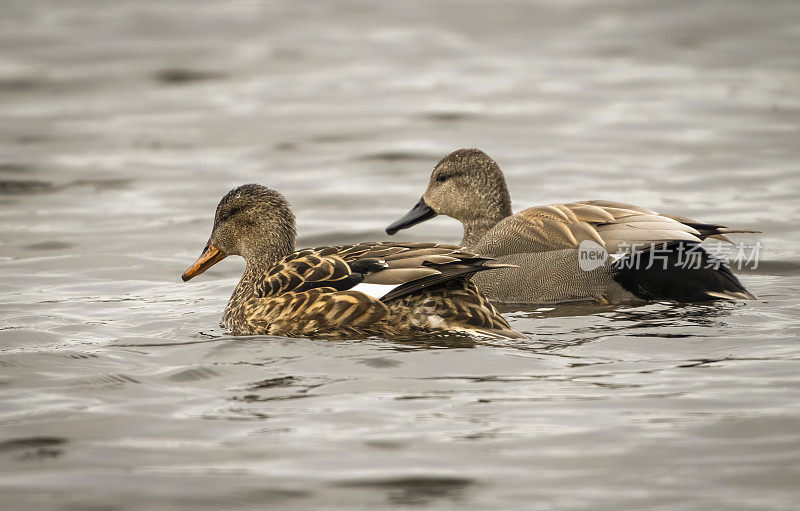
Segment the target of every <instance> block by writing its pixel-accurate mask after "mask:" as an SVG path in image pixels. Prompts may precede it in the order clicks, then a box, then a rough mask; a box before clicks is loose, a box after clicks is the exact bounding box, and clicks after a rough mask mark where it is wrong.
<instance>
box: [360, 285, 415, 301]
mask: <svg viewBox="0 0 800 511" xmlns="http://www.w3.org/2000/svg"><path fill="white" fill-rule="evenodd" d="M401 285H402V284H365V283H364V282H362V283H361V284H356V285H355V286H353V287H351V288H350V291H359V292H361V293H364V294H365V295H367V296H371V297H373V298H377V299H378V300H380V299H381V298H383V297H384V296H386V295H387V294H388V293H389V291H391V290H392V289H394V288H396V287H399V286H401Z"/></svg>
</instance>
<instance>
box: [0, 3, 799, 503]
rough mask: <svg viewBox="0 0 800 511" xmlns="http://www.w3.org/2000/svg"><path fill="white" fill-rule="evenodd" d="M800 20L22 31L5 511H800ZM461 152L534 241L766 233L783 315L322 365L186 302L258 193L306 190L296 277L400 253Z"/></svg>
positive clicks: (563, 320) (533, 334) (418, 12)
mask: <svg viewBox="0 0 800 511" xmlns="http://www.w3.org/2000/svg"><path fill="white" fill-rule="evenodd" d="M799 7H800V6H799V4H798V3H797V2H794V1H786V2H780V1H776V2H769V3H763V2H756V1H750V2H747V1H742V2H735V3H732V2H727V1H722V0H720V1H707V2H674V1H666V0H664V1H650V2H636V1H617V2H611V3H604V4H603V5H599V4H596V3H595V2H591V1H570V2H559V1H555V0H553V1H539V2H515V1H502V2H490V3H486V2H452V3H451V2H427V1H421V0H420V1H412V2H403V3H402V4H396V3H374V2H368V3H361V2H349V1H345V2H336V3H323V2H302V3H300V2H286V3H277V2H276V3H263V4H262V3H257V2H224V3H223V2H209V3H198V2H159V3H152V4H148V5H141V4H140V3H137V2H123V1H119V0H116V1H107V0H106V1H102V2H100V1H76V2H68V3H64V2H56V1H43V2H6V3H4V6H3V10H4V15H3V16H2V19H1V20H0V27H2V30H0V47H1V48H2V54H0V108H2V115H0V135H2V136H0V218H1V219H2V221H1V222H0V282H2V285H1V286H0V492H2V495H3V497H2V500H3V505H4V506H9V509H66V510H72V509H76V510H77V509H80V510H84V509H97V510H100V509H103V510H110V509H114V510H116V509H192V510H197V509H215V510H216V509H234V508H236V509H264V508H268V507H269V508H275V509H320V508H325V509H380V508H404V507H405V508H411V507H414V508H429V509H464V508H471V509H528V510H536V509H542V510H544V509H553V508H557V509H631V510H638V509H644V508H649V509H653V508H657V509H669V510H672V509H681V510H682V509H687V510H688V509H696V510H705V509H726V510H740V509H741V510H745V509H748V510H749V509H753V510H755V509H758V510H763V509H787V510H788V509H794V508H795V506H796V505H797V502H798V500H800V491H798V481H800V408H798V402H799V399H800V377H799V376H798V374H799V371H798V369H800V348H798V344H797V338H798V333H799V332H798V331H799V330H800V328H798V304H800V300H799V299H798V291H800V264H798V262H797V256H798V254H799V253H800V237H798V236H797V229H796V225H797V223H798V221H800V212H799V211H798V206H797V204H798V202H797V197H798V194H799V193H800V175H799V174H798V171H799V170H800V169H798V161H799V160H800V159H799V158H798V156H800V154H799V152H798V147H799V146H798V140H800V133H799V132H800V130H799V129H798V126H800V124H799V123H800V72H799V70H800V53H798V50H797V49H798V48H800V8H799ZM459 147H480V148H482V149H484V150H486V151H487V152H488V153H489V154H491V155H492V156H493V157H495V158H496V159H497V160H498V161H499V162H500V164H501V166H502V167H503V169H504V170H505V172H506V175H507V178H508V181H509V185H510V187H511V190H512V198H513V200H514V207H515V209H517V210H518V209H522V208H524V207H527V206H531V205H535V204H546V203H550V202H559V201H572V200H585V199H598V198H599V199H609V200H619V201H624V202H631V203H634V204H641V205H644V206H647V207H650V208H653V209H656V210H659V211H663V212H667V213H672V214H681V215H686V216H690V217H694V218H699V219H703V220H706V221H710V222H722V223H726V224H728V225H733V226H740V227H748V228H755V229H762V230H763V231H764V235H763V236H762V237H760V238H757V239H760V240H761V241H762V243H763V245H764V251H763V254H762V261H761V265H760V267H759V268H758V269H756V270H750V271H748V272H746V273H745V274H744V275H743V276H742V280H743V282H744V283H745V285H746V286H747V287H748V289H750V290H751V291H752V292H753V293H755V294H756V295H758V296H759V300H757V301H755V302H748V303H734V304H716V305H703V306H698V305H688V306H676V305H670V304H661V303H656V304H649V305H644V306H639V307H618V308H613V307H599V306H587V305H569V306H567V305H564V306H559V307H555V308H553V310H538V308H536V307H529V308H522V309H519V308H509V309H507V317H508V318H509V319H510V321H511V323H512V326H513V327H514V328H516V329H517V330H520V331H523V332H525V333H527V334H528V337H527V339H524V340H513V341H491V342H482V341H476V340H471V339H466V338H452V339H441V338H439V339H436V338H434V339H430V340H427V341H424V342H418V343H405V344H403V343H397V342H389V341H386V340H381V339H368V340H352V341H336V342H333V341H321V342H320V341H314V342H312V341H309V340H304V339H281V338H269V337H255V338H234V337H231V336H228V335H225V333H224V332H222V331H220V329H219V327H218V326H217V321H218V319H219V316H220V315H221V312H222V309H223V307H224V304H225V302H226V300H227V298H228V296H229V294H230V292H231V290H232V288H233V287H234V285H235V283H236V280H237V279H238V276H239V275H240V273H241V270H242V266H243V265H242V263H241V261H236V260H226V261H224V262H223V263H222V264H219V265H217V266H215V267H214V268H213V269H212V270H210V271H208V272H207V273H206V274H204V275H203V276H202V277H200V278H197V279H195V280H193V281H192V282H191V283H188V284H183V283H181V282H180V278H179V277H180V274H181V272H182V271H183V270H184V269H185V268H186V267H187V266H188V265H189V264H190V263H191V262H193V261H194V259H195V257H196V256H197V255H198V254H199V252H200V250H201V249H202V247H203V245H204V243H205V241H206V239H207V237H208V234H209V231H210V225H211V218H212V214H213V209H214V207H215V205H216V203H217V201H218V200H219V198H220V197H221V196H222V195H223V194H224V193H225V192H226V191H227V190H228V189H229V188H231V187H232V186H235V185H238V184H242V183H246V182H260V183H263V184H266V185H268V186H271V187H273V188H275V189H277V190H280V191H281V192H283V193H284V194H285V195H286V196H287V198H288V199H289V200H290V201H291V202H292V204H293V205H294V208H295V211H296V214H297V217H298V226H299V232H300V237H299V240H298V245H299V246H315V245H320V244H325V243H347V242H356V241H362V240H379V239H385V238H386V235H385V233H384V232H383V228H384V227H385V226H386V225H388V223H390V222H391V221H392V220H394V219H396V218H397V217H398V216H399V215H401V214H402V213H404V212H405V211H406V210H407V209H408V208H409V207H411V206H412V205H413V204H414V203H415V202H416V200H417V199H418V197H419V195H420V194H421V193H422V191H423V190H424V187H425V184H426V182H427V179H428V175H429V172H430V170H431V169H432V167H433V165H434V164H435V163H436V162H437V161H438V159H439V158H441V157H442V156H443V155H444V154H446V153H447V152H449V151H451V150H454V149H456V148H459ZM402 237H403V238H404V239H408V240H436V241H445V242H456V241H458V240H459V239H460V229H459V226H458V224H457V223H456V222H455V221H453V220H450V219H446V218H436V219H434V220H432V221H430V222H427V223H425V224H423V225H420V226H418V227H416V228H414V229H412V230H408V231H403V233H402ZM737 241H745V242H751V241H755V239H753V238H751V237H739V238H737Z"/></svg>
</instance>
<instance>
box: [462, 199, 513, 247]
mask: <svg viewBox="0 0 800 511" xmlns="http://www.w3.org/2000/svg"><path fill="white" fill-rule="evenodd" d="M482 213H483V214H482V215H481V216H480V217H476V218H471V219H469V220H463V221H462V224H463V225H464V238H463V239H462V240H461V245H463V246H465V247H470V248H472V247H475V246H476V245H477V244H478V242H479V241H481V240H482V239H483V237H484V236H485V235H486V233H487V232H489V230H490V229H491V228H492V227H494V226H495V225H496V224H497V222H499V221H500V220H502V219H504V218H506V217H508V216H511V199H510V198H509V197H508V192H506V194H505V196H504V197H502V198H501V200H499V201H498V202H496V203H494V204H491V205H490V207H488V208H485V209H482Z"/></svg>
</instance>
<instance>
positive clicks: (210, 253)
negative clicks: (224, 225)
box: [181, 243, 227, 282]
mask: <svg viewBox="0 0 800 511" xmlns="http://www.w3.org/2000/svg"><path fill="white" fill-rule="evenodd" d="M226 255H227V254H226V253H225V252H223V251H222V250H220V249H218V248H217V247H215V246H214V245H212V244H211V243H208V244H207V245H206V248H204V249H203V253H202V254H200V257H198V258H197V261H195V262H194V264H193V265H191V266H190V267H189V268H187V269H186V271H185V272H183V275H181V278H182V279H183V281H184V282H186V281H187V280H189V279H190V278H192V277H194V276H196V275H200V274H201V273H203V272H204V271H206V270H207V269H209V268H211V267H212V266H214V265H215V264H217V263H218V262H220V261H222V260H223V259H225V256H226Z"/></svg>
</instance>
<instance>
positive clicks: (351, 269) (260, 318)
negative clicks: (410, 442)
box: [248, 242, 513, 335]
mask: <svg viewBox="0 0 800 511" xmlns="http://www.w3.org/2000/svg"><path fill="white" fill-rule="evenodd" d="M509 266H513V265H507V264H500V263H495V262H494V261H493V259H491V258H487V257H482V256H479V255H477V254H475V253H473V252H470V251H468V250H466V249H463V248H462V247H458V246H455V245H440V244H436V243H391V242H377V243H360V244H357V245H343V246H337V247H318V248H311V249H305V250H299V251H297V252H294V253H292V254H289V255H288V256H286V257H284V258H283V259H281V260H280V261H278V262H277V263H275V264H274V265H273V266H272V267H271V268H270V269H269V271H268V272H267V273H266V275H265V277H264V278H263V280H262V281H261V282H260V284H259V289H258V298H259V299H258V300H257V305H256V307H257V309H258V310H256V311H253V313H252V314H249V317H250V318H251V319H250V320H248V321H249V322H250V323H253V324H252V325H249V328H251V329H252V330H253V331H268V332H270V333H272V334H276V335H307V334H309V333H314V332H316V333H319V332H328V331H331V332H332V331H336V332H338V333H348V332H350V333H353V334H358V333H363V332H364V331H368V330H369V326H370V325H373V324H374V323H376V322H377V321H380V320H382V319H385V318H386V317H387V316H388V315H389V314H390V308H391V307H399V308H400V309H403V308H410V307H414V306H416V305H418V304H416V303H415V301H419V302H422V301H425V302H426V303H428V302H429V303H431V306H432V307H433V308H434V309H436V311H438V312H440V313H442V314H443V315H444V316H446V317H448V318H450V317H451V316H452V319H453V320H455V321H460V322H461V323H463V324H467V325H471V324H472V323H475V321H478V319H480V320H481V321H480V324H479V325H477V326H478V327H481V328H488V327H487V326H486V325H492V327H493V328H500V329H503V330H509V331H510V327H509V326H508V323H507V322H506V321H505V320H504V319H503V318H502V316H500V314H499V313H498V312H497V311H496V310H495V309H494V307H493V306H492V305H491V304H490V303H489V302H488V300H487V299H486V298H485V297H484V296H483V295H482V294H481V293H480V292H479V291H478V290H477V288H475V287H474V285H472V284H471V283H470V282H468V281H467V279H468V278H469V277H470V276H471V275H473V274H474V273H476V272H479V271H483V270H488V269H492V268H502V267H509ZM437 286H446V287H447V289H448V292H447V293H443V292H442V291H441V290H439V289H437ZM444 295H447V297H444ZM436 299H441V300H444V301H445V302H447V303H446V304H445V303H443V304H440V303H438V302H436V301H435V300H436ZM431 300H433V301H431ZM441 300H440V301H441ZM451 302H452V303H451ZM455 302H458V303H455ZM450 309H453V311H451V310H450ZM462 309H463V310H462ZM469 311H473V313H472V314H469ZM474 311H478V312H480V314H477V313H475V312H474ZM462 316H464V317H462ZM473 316H474V317H475V318H478V319H474V318H473V319H470V318H472V317H473ZM386 328H390V327H388V326H387V327H386Z"/></svg>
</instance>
